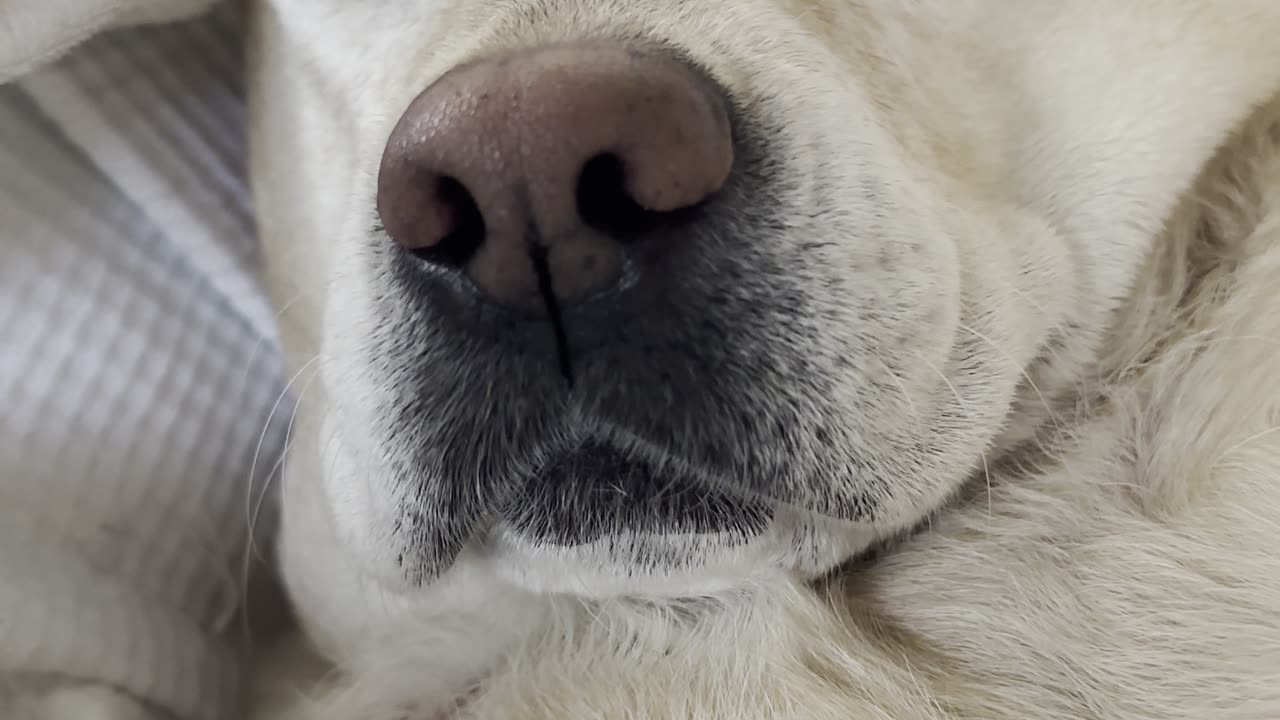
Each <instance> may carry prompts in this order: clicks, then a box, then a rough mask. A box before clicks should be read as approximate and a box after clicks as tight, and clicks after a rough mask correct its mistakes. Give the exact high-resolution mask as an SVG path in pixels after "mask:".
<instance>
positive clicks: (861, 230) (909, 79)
mask: <svg viewBox="0 0 1280 720" xmlns="http://www.w3.org/2000/svg"><path fill="white" fill-rule="evenodd" d="M1155 5H1156V4H1155V3H1144V2H1137V1H1134V2H1127V3H1119V4H1115V6H1114V7H1113V6H1111V5H1107V4H1101V5H1100V4H1098V3H1088V2H1067V3H1049V4H1046V3H1018V4H1015V3H1007V2H998V1H996V0H992V2H977V3H951V2H936V3H901V2H896V1H895V2H887V1H886V2H879V1H875V0H865V1H861V2H855V1H854V0H820V1H816V2H815V1H813V0H804V1H800V0H794V1H793V0H694V1H683V2H677V1H676V0H379V1H378V2H361V3H350V2H338V1H337V0H332V1H330V0H274V2H273V3H271V5H270V6H269V7H267V8H265V9H264V10H263V12H261V13H260V16H259V18H258V22H259V35H260V37H262V38H266V39H265V40H263V39H260V40H259V41H258V44H259V46H260V52H261V53H262V54H263V57H261V58H260V60H259V63H260V65H261V67H262V68H264V70H263V71H262V72H263V79H261V80H260V81H259V83H258V90H257V95H256V97H255V99H254V102H255V103H256V104H257V105H258V106H259V107H258V110H257V112H258V113H259V114H260V115H262V116H263V118H262V119H260V120H259V121H258V125H259V128H258V132H259V137H258V147H257V148H256V149H257V158H256V160H255V162H256V163H257V164H258V168H257V169H256V170H255V175H256V177H255V181H256V183H257V184H258V192H259V200H260V202H261V203H262V205H263V207H262V208H261V212H262V215H263V218H264V220H263V228H264V234H265V235H266V239H267V243H268V250H269V252H270V253H271V255H272V256H271V258H270V260H271V264H272V272H273V274H274V275H275V276H277V277H280V276H282V275H284V276H287V277H288V278H289V283H286V284H291V285H292V286H293V289H291V290H281V300H282V301H283V302H287V303H288V304H289V305H290V308H291V309H290V311H289V315H288V316H287V317H286V325H287V327H286V340H287V342H288V343H289V345H290V350H291V351H292V352H294V353H296V354H297V355H298V357H299V359H300V362H299V363H298V366H299V367H302V366H303V365H304V364H305V363H306V361H310V360H311V359H312V356H314V357H315V360H314V363H313V364H311V365H307V367H314V368H318V374H317V377H316V378H315V379H314V380H313V381H312V382H313V383H314V384H315V386H316V387H315V388H313V389H309V390H308V392H309V393H311V396H312V399H311V400H308V396H307V394H306V393H304V394H303V398H304V402H303V408H304V410H303V412H304V413H306V412H312V413H313V414H314V415H315V416H316V419H315V420H314V424H315V428H314V430H313V434H314V437H315V438H316V439H315V440H314V442H313V445H314V446H313V447H312V448H310V450H311V451H312V452H313V453H314V454H315V455H316V456H317V459H316V460H315V462H313V463H312V464H311V465H310V466H305V465H304V467H310V469H311V470H312V471H314V474H312V475H309V476H307V477H305V478H298V479H296V480H292V481H291V488H290V490H289V492H291V493H295V494H298V493H307V494H310V495H311V496H313V499H315V498H318V501H317V502H311V503H310V504H309V507H316V508H322V510H320V511H318V512H323V513H325V514H326V515H327V516H328V518H329V519H328V520H327V521H326V522H329V523H331V525H332V527H333V529H334V532H335V534H336V537H337V538H338V544H339V545H341V546H342V547H343V548H344V550H345V551H348V552H349V553H350V555H351V557H352V558H354V561H353V562H354V565H355V566H358V567H359V568H360V569H361V571H362V572H365V573H368V574H369V575H370V576H371V577H376V578H379V582H383V583H386V584H388V585H389V586H394V587H397V588H412V587H418V586H428V585H430V584H432V583H434V582H437V581H438V580H439V578H441V577H442V576H445V575H448V574H449V573H450V572H454V571H456V570H457V568H458V566H459V564H460V563H464V562H465V563H472V564H483V565H485V566H487V567H491V568H493V569H495V571H496V572H497V573H498V574H499V575H501V576H503V577H505V578H506V579H507V580H509V581H512V582H514V583H516V584H518V585H521V586H524V587H525V588H528V589H533V590H557V591H573V592H578V593H583V594H588V595H608V594H612V593H616V592H632V591H635V592H645V593H657V594H686V593H695V592H702V591H705V590H707V589H714V588H716V587H720V586H723V585H726V584H732V583H733V582H737V581H739V580H741V579H743V578H745V577H749V576H750V575H752V574H753V573H755V572H759V571H773V570H777V569H781V570H783V571H786V572H796V573H799V574H802V575H805V576H813V575H816V574H820V573H822V572H825V571H827V570H829V569H830V568H832V567H833V566H835V565H837V564H839V563H841V562H843V561H845V560H847V559H849V558H850V557H852V556H854V555H856V554H858V553H859V552H860V551H862V550H864V549H866V548H867V547H868V546H870V545H872V544H874V543H876V542H877V541H880V540H882V539H885V538H887V537H889V536H891V535H893V534H895V533H899V532H901V531H903V530H905V529H908V528H911V527H912V526H914V525H916V524H918V523H920V522H921V521H922V520H924V519H926V518H927V517H928V516H929V515H930V514H931V513H934V512H936V511H938V510H939V509H940V508H942V507H943V506H944V504H945V503H946V502H947V500H948V498H949V497H951V496H953V494H954V493H956V491H957V490H958V489H959V488H961V487H962V486H963V485H964V484H965V483H966V482H967V481H969V480H970V479H973V478H975V477H977V478H979V479H980V478H981V472H982V469H983V467H984V463H985V462H987V461H988V460H989V459H990V458H991V457H993V456H994V455H997V454H999V453H1001V452H1004V451H1007V450H1009V449H1010V448H1013V447H1015V446H1017V445H1018V444H1019V443H1020V442H1023V441H1025V440H1027V439H1028V438H1029V437H1030V435H1031V434H1032V433H1033V432H1034V430H1035V428H1036V427H1037V426H1038V425H1039V424H1040V423H1041V421H1042V420H1043V419H1044V418H1045V417H1047V416H1048V415H1049V414H1051V413H1052V412H1053V409H1052V408H1053V405H1054V403H1055V402H1056V401H1057V399H1058V397H1059V395H1060V394H1061V393H1062V392H1063V391H1064V390H1065V389H1067V388H1069V387H1072V386H1074V385H1075V384H1076V383H1078V382H1079V381H1080V380H1081V377H1082V373H1083V372H1084V369H1085V368H1087V367H1088V366H1089V363H1090V362H1091V361H1092V360H1093V359H1094V355H1095V354H1096V352H1097V348H1098V342H1099V338H1100V337H1101V335H1102V334H1103V332H1104V331H1105V329H1106V327H1107V325H1108V315H1109V313H1111V312H1112V311H1113V310H1114V309H1115V308H1116V307H1117V305H1118V304H1119V303H1121V302H1122V301H1123V299H1124V298H1125V296H1126V295H1127V294H1128V293H1129V285H1130V283H1131V282H1132V280H1133V278H1134V275H1135V273H1136V271H1137V268H1138V267H1139V266H1140V264H1141V262H1142V260H1143V258H1144V256H1145V255H1146V253H1147V252H1148V249H1149V244H1150V242H1151V240H1152V238H1153V237H1154V236H1155V233H1156V230H1157V229H1158V227H1159V224H1160V222H1161V221H1162V220H1163V218H1164V216H1165V214H1166V213H1167V212H1168V208H1169V207H1170V206H1171V204H1172V203H1173V202H1174V200H1175V199H1176V196H1177V194H1178V193H1179V192H1180V190H1181V188H1184V187H1185V185H1186V184H1187V183H1188V182H1189V181H1190V178H1191V176H1192V174H1193V173H1194V171H1195V169H1196V168H1197V167H1198V166H1199V164H1200V163H1202V162H1203V160H1204V155H1205V153H1207V152H1208V151H1209V150H1210V149H1211V146H1212V143H1213V142H1215V140H1213V136H1214V133H1215V132H1221V131H1222V130H1223V129H1225V128H1228V127H1229V126H1230V123H1231V122H1233V121H1234V120H1235V119H1236V114H1237V113H1238V112H1239V109H1240V108H1239V107H1238V104H1237V106H1236V107H1230V108H1224V109H1223V111H1222V112H1216V111H1214V110H1212V109H1209V108H1203V109H1202V108H1197V107H1196V106H1195V105H1194V104H1193V102H1194V103H1203V102H1204V101H1203V100H1194V101H1193V100H1191V99H1190V98H1185V97H1184V95H1195V94H1197V93H1200V94H1202V95H1204V94H1208V95H1210V96H1212V95H1214V94H1215V93H1217V94H1226V93H1236V94H1237V95H1238V94H1240V93H1243V92H1246V90H1247V88H1245V87H1244V86H1243V85H1241V86H1239V87H1236V86H1232V85H1231V82H1232V81H1231V80H1229V79H1228V80H1227V81H1226V82H1225V86H1224V85H1223V84H1222V83H1223V79H1222V78H1221V77H1215V76H1214V74H1213V73H1205V72H1200V71H1199V68H1201V67H1203V65H1204V57H1208V56H1210V55H1211V51H1212V52H1232V51H1234V50H1235V48H1230V47H1225V46H1224V47H1217V46H1215V45H1214V44H1213V43H1212V42H1204V43H1201V45H1200V46H1197V47H1198V48H1199V49H1198V50H1197V51H1196V52H1191V53H1187V52H1185V51H1183V52H1175V51H1173V50H1167V48H1165V47H1164V45H1167V43H1166V44H1164V45H1162V44H1161V43H1159V42H1158V38H1159V37H1160V33H1161V32H1164V31H1165V30H1167V29H1168V28H1167V27H1165V25H1167V24H1168V22H1169V21H1170V18H1169V17H1168V16H1167V13H1161V12H1160V11H1159V10H1158V9H1156V8H1155ZM961 6H963V7H961ZM1024 6H1025V7H1024ZM1086 6H1087V8H1086ZM1104 6H1105V7H1104ZM1088 8H1092V10H1088ZM1086 10H1088V11H1087V12H1086ZM1095 11H1096V12H1095ZM1090 13H1093V14H1092V15H1091V14H1090ZM1188 14H1195V13H1188V12H1183V13H1181V14H1180V15H1178V17H1176V18H1174V20H1176V21H1177V22H1178V23H1183V22H1187V17H1186V16H1187V15H1188ZM1257 41H1258V42H1259V43H1263V42H1266V40H1265V39H1264V38H1262V37H1259V38H1258V39H1257ZM1233 42H1234V43H1237V44H1238V43H1239V42H1240V35H1239V33H1237V34H1236V35H1235V36H1234V37H1233ZM1133 48H1138V50H1133ZM1166 50H1167V51H1166ZM1201 51H1203V52H1201ZM1240 51H1241V52H1244V50H1243V49H1242V50H1240ZM1107 53H1112V54H1111V56H1110V57H1107V56H1106V55H1107ZM1125 53H1130V54H1128V55H1126V54H1125ZM1139 61H1141V62H1139ZM1124 63H1133V64H1131V65H1129V66H1128V67H1127V70H1128V71H1129V72H1128V74H1127V75H1124V76H1123V77H1120V76H1118V75H1117V73H1116V72H1115V68H1116V64H1124ZM548 78H549V79H548ZM673 78H674V79H673ZM1211 83H1217V85H1211ZM655 87H656V88H657V90H654V88H655ZM628 88H630V89H628ZM548 93H549V94H554V95H555V97H554V102H553V101H548V100H546V97H548V95H547V94H548ZM628 93H631V94H630V95H628ZM644 93H649V95H651V96H652V95H654V93H656V94H657V96H658V97H659V98H660V104H662V103H666V104H665V105H663V107H666V108H674V109H671V110H670V112H656V113H655V112H653V111H652V110H645V109H644V108H640V109H637V108H636V107H634V106H628V107H627V108H626V110H625V112H624V111H620V110H619V109H618V106H619V104H625V103H626V102H628V101H629V100H631V99H635V98H637V97H640V96H641V95H643V94H644ZM493 98H499V99H497V100H495V99H493ZM485 103H499V105H498V106H497V109H495V108H494V107H489V106H486V105H485ZM282 106H288V109H285V108H284V107H282ZM263 107H268V108H270V109H269V110H266V111H264V110H263ZM646 112H647V113H649V114H648V115H646V114H645V113H646ZM557 113H559V114H557ZM575 113H576V114H575ZM593 113H594V114H593ZM699 113H701V114H699ZM548 118H550V119H548ZM557 118H561V119H560V120H557ZM563 118H570V119H568V120H565V119H563ZM584 118H585V119H584ZM593 118H594V119H595V120H597V121H598V122H593ZM637 118H639V119H637ZM673 118H674V119H673ZM1117 118H1119V120H1120V121H1117ZM1189 118H1190V119H1189ZM530 128H532V130H531V129H530ZM600 128H604V130H601V129H600ZM664 132H665V133H669V135H662V133H664ZM602 133H603V134H602ZM672 133H673V134H674V135H671V134H672ZM660 135H661V136H662V137H664V138H667V139H666V140H654V139H653V138H655V137H658V136H660ZM676 136H678V137H682V138H684V141H685V145H680V143H679V141H678V140H671V139H670V137H676ZM689 137H693V138H694V140H689ZM583 138H586V139H583ZM598 138H605V139H604V140H601V141H599V142H597V141H596V140H597V139H598ZM593 143H594V144H593ZM611 143H612V144H611ZM628 143H629V144H628ZM646 143H649V144H647V145H646ZM664 143H665V144H664ZM565 148H568V149H567V150H566V149H565ZM708 148H710V149H708ZM1170 148H1173V149H1174V151H1170ZM267 151H270V152H271V154H272V156H273V158H272V159H270V160H268V159H264V157H263V156H264V154H265V153H266V152H267ZM601 157H604V158H605V159H606V160H608V161H612V162H613V165H612V166H610V165H608V163H606V164H605V165H604V166H601V165H600V164H599V163H598V162H597V161H598V160H599V159H600V158H601ZM655 157H656V158H658V159H660V160H662V162H657V161H653V162H649V164H648V165H645V163H646V162H648V161H650V160H653V158H655ZM593 167H594V168H595V170H592V168H593ZM601 167H603V168H604V169H603V170H601V169H600V168H601ZM565 168H568V171H565ZM637 168H639V169H637ZM646 168H647V169H646ZM655 168H657V169H655ZM442 183H443V184H442ZM584 188H585V189H584ZM595 188H605V189H604V190H599V191H597V190H596V189H595ZM673 188H674V189H673ZM691 188H692V189H691ZM664 193H665V194H664ZM566 198H567V199H568V200H566ZM513 238H514V240H513ZM602 267H603V268H604V269H601V268H602ZM290 318H292V322H293V323H295V325H294V327H296V329H295V330H290V329H289V327H290V326H289V325H288V323H289V322H290V321H291V320H290ZM308 408H311V409H308ZM287 502H288V500H287ZM286 532H288V530H286ZM287 542H288V538H287V537H286V543H287Z"/></svg>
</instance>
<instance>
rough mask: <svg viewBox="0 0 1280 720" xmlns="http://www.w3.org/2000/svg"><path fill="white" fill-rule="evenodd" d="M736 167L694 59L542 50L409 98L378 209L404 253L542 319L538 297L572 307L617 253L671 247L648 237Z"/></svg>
mask: <svg viewBox="0 0 1280 720" xmlns="http://www.w3.org/2000/svg"><path fill="white" fill-rule="evenodd" d="M733 160H734V147H733V137H732V130H731V127H730V121H729V115H728V110H727V107H726V103H725V101H724V100H723V98H722V96H721V94H720V93H719V92H718V91H717V89H716V86H715V85H714V84H713V83H712V82H711V81H710V80H709V79H708V78H707V77H705V76H704V75H703V74H702V73H700V72H699V71H697V70H696V69H695V68H694V67H692V66H691V65H689V64H686V63H684V62H682V61H680V60H678V59H675V58H674V57H671V56H669V55H667V54H664V53H661V52H657V51H654V52H650V51H646V50H639V49H636V48H631V47H625V46H607V45H599V44H581V45H560V46H548V47H542V48H536V49H533V50H526V51H521V52H518V53H513V54H508V55H504V56H501V57H496V58H491V59H487V60H483V61H478V62H473V63H470V64H467V65H463V66H460V67H457V68H455V69H453V70H451V71H449V72H448V73H446V74H445V75H444V76H443V77H441V78H440V79H439V80H438V81H436V82H435V83H433V84H432V85H431V86H429V87H428V88H427V89H426V90H425V91H423V92H422V93H421V94H420V95H419V96H418V97H417V98H416V99H414V100H413V102H412V103H411V104H410V106H409V108H408V110H407V111H406V112H405V114H404V115H403V116H402V117H401V119H400V121H399V123H398V124H397V125H396V127H395V129H394V130H393V131H392V134H391V136H390V138H389V140H388V143H387V145H386V149H385V151H384V154H383V158H382V166H381V169H380V171H379V176H378V186H377V193H378V194H377V205H378V211H379V214H380V216H381V219H382V223H383V227H384V228H385V230H386V232H387V234H388V235H389V236H390V237H391V238H392V239H394V240H395V241H396V242H397V243H399V244H400V245H401V246H403V247H404V248H406V249H408V250H410V251H412V252H413V253H414V254H415V255H417V256H418V257H420V258H422V259H423V260H425V261H426V262H428V263H431V264H434V265H437V266H441V267H446V268H453V269H458V270H461V271H463V272H465V273H466V274H467V275H468V276H469V277H470V278H471V281H472V282H473V283H474V285H475V286H476V287H477V288H479V290H480V291H481V292H482V293H483V294H484V295H485V296H487V297H488V298H490V299H492V300H495V301H497V302H499V303H501V304H504V305H507V306H511V307H517V308H524V309H537V308H541V307H544V303H545V302H546V301H547V297H548V293H551V294H552V295H553V297H554V298H555V299H556V300H557V301H559V302H563V303H569V302H572V301H576V300H581V299H584V298H586V297H588V296H590V295H592V294H594V293H596V292H599V291H601V290H605V289H608V288H610V287H613V286H614V285H615V284H616V283H617V282H618V281H619V279H620V278H621V277H622V274H623V270H624V268H625V267H626V265H627V257H628V254H629V253H630V252H631V251H632V250H635V249H637V247H638V246H639V245H641V244H646V243H648V244H650V245H652V244H653V243H654V242H656V240H655V238H657V237H658V235H661V240H662V242H669V241H670V240H671V239H672V238H671V236H672V233H669V232H668V233H657V232H656V230H657V229H658V228H660V227H670V226H672V225H679V224H681V223H685V222H688V221H689V218H690V217H691V215H692V214H693V213H691V212H690V211H691V210H696V208H698V207H699V206H700V205H701V204H702V203H703V202H704V201H706V200H707V199H709V198H710V197H711V196H713V195H714V194H716V193H717V191H719V190H720V189H721V188H722V187H723V186H724V185H725V183H726V181H727V179H728V177H729V175H730V170H731V167H732V165H733ZM676 235H678V233H676ZM646 251H647V252H652V250H646ZM658 251H660V250H658Z"/></svg>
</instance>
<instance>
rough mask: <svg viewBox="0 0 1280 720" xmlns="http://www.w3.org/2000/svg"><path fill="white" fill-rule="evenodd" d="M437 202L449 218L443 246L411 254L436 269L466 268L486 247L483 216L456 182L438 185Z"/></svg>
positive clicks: (446, 180)
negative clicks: (482, 247)
mask: <svg viewBox="0 0 1280 720" xmlns="http://www.w3.org/2000/svg"><path fill="white" fill-rule="evenodd" d="M435 192H436V200H437V202H439V203H440V206H441V209H442V210H444V211H445V213H446V214H447V215H448V217H449V218H450V223H449V226H450V227H449V231H448V233H447V234H446V235H445V236H444V237H443V238H442V239H441V240H440V242H438V243H435V244H433V245H430V246H427V247H421V248H416V249H414V250H412V252H413V254H414V255H415V256H417V257H418V258H421V259H422V260H425V261H427V262H429V263H432V264H434V265H443V266H446V267H451V268H461V267H463V266H465V265H466V264H467V263H468V262H469V261H470V260H471V258H472V257H473V256H474V255H475V254H476V252H477V251H479V250H480V246H481V245H482V244H483V243H484V238H485V232H486V231H485V224H484V215H483V214H482V213H481V212H480V207H479V206H478V205H477V204H476V201H475V198H474V197H472V195H471V193H470V192H469V191H468V190H467V188H466V186H465V185H463V184H462V183H461V182H460V181H459V180H458V179H457V178H452V177H448V176H445V177H442V178H440V179H439V180H438V181H437V183H436V189H435Z"/></svg>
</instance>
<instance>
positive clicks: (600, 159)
mask: <svg viewBox="0 0 1280 720" xmlns="http://www.w3.org/2000/svg"><path fill="white" fill-rule="evenodd" d="M626 170H627V169H626V166H625V164H624V163H623V161H622V158H620V157H618V156H617V155H615V154H613V153H602V154H600V155H596V156H595V157H593V158H591V159H590V160H588V161H587V164H586V165H584V166H583V168H582V174H581V175H580V176H579V177H578V189H577V200H578V215H579V216H580V217H581V218H582V221H583V222H584V223H585V224H586V225H587V226H588V227H591V228H594V229H595V230H599V231H600V232H602V233H605V234H606V235H609V236H612V237H614V238H616V239H618V240H621V241H623V242H627V241H632V240H636V239H638V238H640V237H641V236H643V235H645V234H647V233H650V232H652V231H653V230H655V229H657V228H658V227H660V226H671V225H680V224H683V223H685V222H688V221H689V219H690V216H691V214H692V213H693V212H694V211H696V210H697V209H698V206H697V205H694V206H690V207H685V208H679V209H676V210H672V211H669V212H659V211H654V210H646V209H645V208H644V207H642V206H641V205H640V204H639V203H637V202H636V201H635V199H634V198H633V197H632V196H631V193H629V192H628V191H627V176H626Z"/></svg>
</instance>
